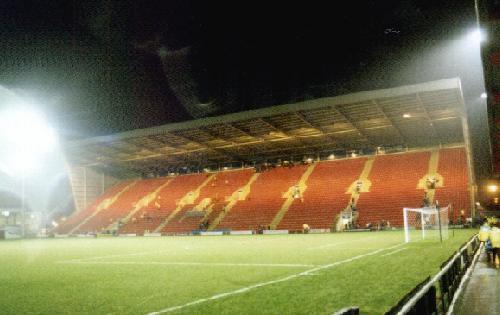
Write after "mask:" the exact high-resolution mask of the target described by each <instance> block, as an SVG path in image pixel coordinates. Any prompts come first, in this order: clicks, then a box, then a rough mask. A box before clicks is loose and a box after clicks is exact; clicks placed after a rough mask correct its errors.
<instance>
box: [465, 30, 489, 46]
mask: <svg viewBox="0 0 500 315" xmlns="http://www.w3.org/2000/svg"><path fill="white" fill-rule="evenodd" d="M469 39H470V40H471V41H472V42H475V43H481V42H484V41H485V40H486V36H485V35H484V33H483V32H481V30H480V29H475V30H474V31H472V32H470V34H469Z"/></svg>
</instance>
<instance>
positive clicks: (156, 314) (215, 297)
mask: <svg viewBox="0 0 500 315" xmlns="http://www.w3.org/2000/svg"><path fill="white" fill-rule="evenodd" d="M405 244H406V243H401V244H397V245H393V246H389V247H385V248H380V249H377V250H374V251H371V252H368V253H366V254H361V255H357V256H354V257H351V258H348V259H344V260H339V261H337V262H334V263H331V264H327V265H321V266H318V267H315V268H311V269H309V270H306V271H303V272H299V273H295V274H291V275H289V276H286V277H283V278H279V279H276V280H271V281H266V282H260V283H257V284H253V285H250V286H247V287H243V288H240V289H237V290H234V291H229V292H225V293H220V294H216V295H213V296H211V297H207V298H202V299H198V300H194V301H192V302H189V303H186V304H182V305H177V306H172V307H168V308H164V309H162V310H159V311H156V312H151V313H148V314H147V315H159V314H164V313H169V312H173V311H177V310H180V309H183V308H186V307H189V306H193V305H197V304H201V303H204V302H209V301H214V300H218V299H221V298H225V297H228V296H232V295H237V294H242V293H246V292H248V291H250V290H253V289H257V288H261V287H265V286H268V285H272V284H276V283H281V282H285V281H289V280H293V279H295V278H298V277H301V276H309V275H312V274H313V273H314V272H316V271H320V270H324V269H329V268H332V267H335V266H338V265H342V264H345V263H348V262H351V261H355V260H358V259H361V258H364V257H368V256H373V255H376V254H378V253H380V252H382V251H385V250H391V249H393V248H397V247H400V246H403V245H405Z"/></svg>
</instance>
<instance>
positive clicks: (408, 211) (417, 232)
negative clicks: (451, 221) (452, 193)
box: [403, 206, 450, 243]
mask: <svg viewBox="0 0 500 315" xmlns="http://www.w3.org/2000/svg"><path fill="white" fill-rule="evenodd" d="M449 209H450V206H447V207H436V206H432V207H424V208H403V220H404V231H405V241H406V242H407V243H408V242H410V241H415V240H422V239H425V240H432V239H434V240H440V241H443V240H445V239H447V238H448V212H449Z"/></svg>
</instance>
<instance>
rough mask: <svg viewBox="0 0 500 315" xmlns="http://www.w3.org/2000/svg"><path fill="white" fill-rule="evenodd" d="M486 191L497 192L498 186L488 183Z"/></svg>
mask: <svg viewBox="0 0 500 315" xmlns="http://www.w3.org/2000/svg"><path fill="white" fill-rule="evenodd" d="M487 188H488V191H489V192H497V191H498V186H497V185H488V187H487Z"/></svg>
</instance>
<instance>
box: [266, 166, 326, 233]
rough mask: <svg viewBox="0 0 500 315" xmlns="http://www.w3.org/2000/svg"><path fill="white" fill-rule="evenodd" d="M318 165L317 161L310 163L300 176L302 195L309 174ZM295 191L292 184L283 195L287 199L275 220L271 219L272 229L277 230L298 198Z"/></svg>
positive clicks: (299, 184)
mask: <svg viewBox="0 0 500 315" xmlns="http://www.w3.org/2000/svg"><path fill="white" fill-rule="evenodd" d="M316 165H317V164H316V163H313V164H311V165H309V167H308V168H307V170H306V171H305V172H304V174H302V176H301V177H300V180H299V183H298V186H299V190H300V195H301V196H303V194H304V191H306V189H307V184H306V182H307V179H308V178H309V176H310V175H311V174H312V172H313V171H314V168H315V167H316ZM294 192H295V186H292V187H290V188H289V189H288V191H287V192H286V193H285V195H284V196H283V197H285V198H286V200H285V202H283V205H282V206H281V208H280V210H279V211H278V213H276V216H275V217H274V219H273V221H271V229H272V230H275V229H276V227H277V226H278V224H280V222H281V219H283V217H284V216H285V214H286V212H287V211H288V209H289V208H290V206H291V205H292V203H293V201H294V200H295V199H296V198H295V196H294Z"/></svg>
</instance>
